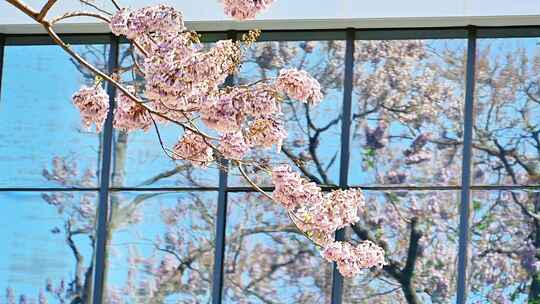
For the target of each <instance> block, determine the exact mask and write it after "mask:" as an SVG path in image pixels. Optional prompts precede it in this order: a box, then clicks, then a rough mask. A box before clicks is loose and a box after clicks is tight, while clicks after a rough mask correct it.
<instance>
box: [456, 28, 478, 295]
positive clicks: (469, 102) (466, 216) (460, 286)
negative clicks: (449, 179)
mask: <svg viewBox="0 0 540 304" xmlns="http://www.w3.org/2000/svg"><path fill="white" fill-rule="evenodd" d="M475 69H476V28H475V27H474V26H469V28H468V38H467V65H466V76H465V106H464V129H463V131H464V132H463V159H462V169H461V170H462V171H461V199H460V205H459V218H460V221H459V247H458V280H457V303H458V304H465V302H466V300H467V262H468V252H469V235H470V233H469V228H470V223H469V221H470V215H471V214H470V200H471V169H472V168H471V162H472V137H473V127H474V85H475Z"/></svg>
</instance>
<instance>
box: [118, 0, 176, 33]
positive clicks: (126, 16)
mask: <svg viewBox="0 0 540 304" xmlns="http://www.w3.org/2000/svg"><path fill="white" fill-rule="evenodd" d="M110 28H111V31H112V33H113V34H115V35H117V36H119V35H126V36H127V37H128V38H129V39H134V38H136V37H138V36H140V35H143V34H149V33H152V32H180V31H183V30H184V20H183V16H182V13H181V12H179V11H177V10H175V9H174V8H173V7H170V6H166V5H157V6H149V7H143V8H140V9H136V10H132V11H130V10H128V9H122V10H119V11H118V12H117V13H116V14H115V15H114V16H113V17H112V18H111V24H110Z"/></svg>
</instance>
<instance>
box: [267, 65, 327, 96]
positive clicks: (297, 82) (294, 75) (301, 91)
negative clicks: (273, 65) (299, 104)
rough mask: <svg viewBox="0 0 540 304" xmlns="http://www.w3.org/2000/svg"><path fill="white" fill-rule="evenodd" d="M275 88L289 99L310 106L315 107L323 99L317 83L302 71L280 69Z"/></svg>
mask: <svg viewBox="0 0 540 304" xmlns="http://www.w3.org/2000/svg"><path fill="white" fill-rule="evenodd" d="M276 86H277V88H278V89H279V90H280V91H282V92H283V93H285V94H287V95H289V96H290V97H292V98H294V99H296V100H300V101H303V102H307V103H310V104H314V105H315V104H317V103H319V102H320V101H321V100H322V99H323V95H322V92H321V85H320V84H319V82H318V81H317V80H316V79H315V78H313V77H311V75H309V74H308V73H307V72H306V71H303V70H297V69H282V70H281V71H280V72H279V76H278V79H277V83H276Z"/></svg>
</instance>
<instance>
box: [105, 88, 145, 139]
mask: <svg viewBox="0 0 540 304" xmlns="http://www.w3.org/2000/svg"><path fill="white" fill-rule="evenodd" d="M127 89H128V90H129V91H130V92H132V93H134V92H135V88H133V87H127ZM113 125H114V127H115V128H117V129H119V130H122V131H124V132H131V131H134V130H139V129H142V130H144V131H147V130H148V129H149V128H150V127H151V126H152V118H151V117H150V113H148V111H147V110H146V109H145V108H143V107H142V106H141V105H139V104H137V103H136V102H134V101H133V100H131V99H130V98H129V97H128V96H126V95H125V94H124V93H122V92H119V93H118V97H117V98H116V109H115V111H114V121H113Z"/></svg>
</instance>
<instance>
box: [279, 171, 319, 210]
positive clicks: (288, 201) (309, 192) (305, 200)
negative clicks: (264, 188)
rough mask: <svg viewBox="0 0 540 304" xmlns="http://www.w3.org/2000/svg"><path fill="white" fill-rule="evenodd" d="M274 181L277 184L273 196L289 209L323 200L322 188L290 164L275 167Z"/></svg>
mask: <svg viewBox="0 0 540 304" xmlns="http://www.w3.org/2000/svg"><path fill="white" fill-rule="evenodd" d="M272 182H273V183H274V186H275V189H274V192H273V193H272V196H273V197H274V199H275V200H276V201H278V202H279V203H280V204H282V205H283V207H285V208H287V209H288V210H294V209H296V208H298V207H299V206H305V205H314V204H318V202H320V201H322V198H323V195H322V192H321V188H319V187H318V186H317V185H316V184H315V183H311V182H308V181H307V180H305V179H303V178H302V177H301V176H300V174H298V173H296V172H293V171H292V169H291V167H290V166H289V165H282V166H278V167H275V168H274V169H273V170H272Z"/></svg>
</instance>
